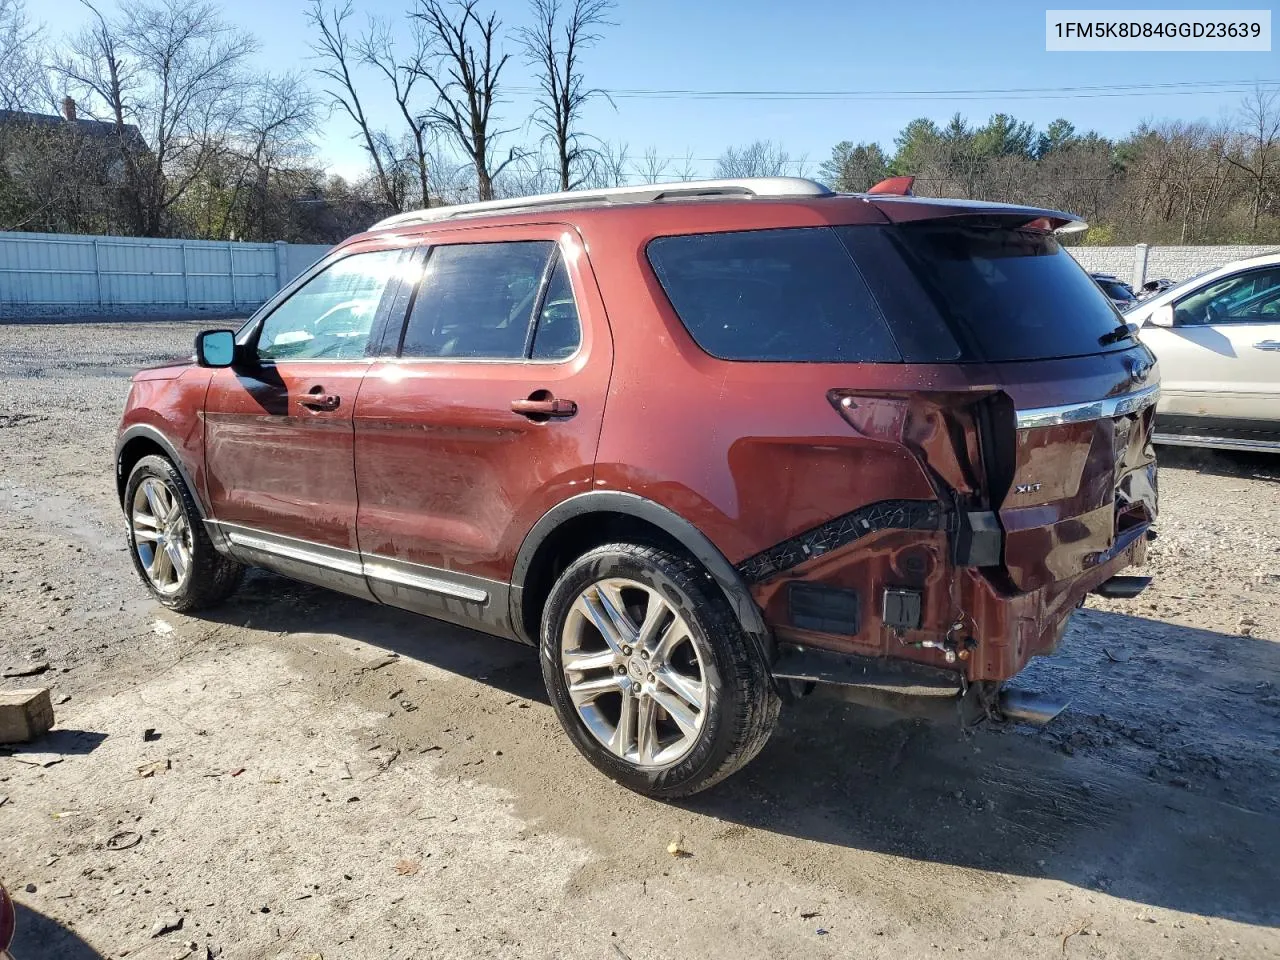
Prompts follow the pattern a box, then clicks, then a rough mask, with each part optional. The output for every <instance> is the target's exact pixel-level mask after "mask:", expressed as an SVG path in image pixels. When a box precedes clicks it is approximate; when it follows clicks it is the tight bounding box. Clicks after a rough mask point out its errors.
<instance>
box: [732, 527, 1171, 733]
mask: <svg viewBox="0 0 1280 960" xmlns="http://www.w3.org/2000/svg"><path fill="white" fill-rule="evenodd" d="M1149 531H1150V524H1136V525H1134V526H1133V527H1130V528H1128V529H1126V530H1125V531H1123V532H1122V533H1121V534H1119V535H1117V537H1116V541H1115V544H1114V546H1113V547H1112V548H1111V549H1110V550H1108V551H1107V552H1106V554H1105V555H1101V556H1099V557H1097V559H1096V562H1095V563H1094V565H1093V566H1092V567H1091V568H1090V569H1089V570H1088V571H1087V572H1085V573H1083V574H1080V575H1078V576H1076V577H1074V578H1072V579H1070V580H1065V581H1059V582H1055V583H1051V584H1047V585H1045V586H1043V587H1041V588H1039V589H1037V590H1033V591H1030V592H1026V593H1018V592H1016V591H1005V590H1001V589H1000V587H999V586H998V584H997V583H994V582H993V578H990V577H988V576H987V575H986V574H984V573H983V572H982V571H981V570H979V569H976V568H955V567H953V566H951V565H950V564H949V563H948V562H947V560H946V558H947V556H948V554H947V543H946V535H945V531H939V532H938V533H937V534H930V533H928V532H926V531H922V530H919V529H917V530H916V531H913V532H911V533H908V532H906V531H903V530H885V531H883V532H881V533H880V534H879V535H878V537H877V539H878V541H879V542H878V543H871V542H863V543H860V544H859V549H858V550H857V551H856V554H857V555H856V557H854V556H852V555H851V556H848V557H846V558H845V561H844V562H841V561H840V558H838V557H832V558H827V559H826V562H825V563H824V562H823V558H821V557H818V558H815V559H814V560H813V561H811V562H810V563H808V564H804V565H803V567H804V569H803V570H800V569H797V570H795V571H792V573H793V574H803V576H787V575H783V576H780V577H777V578H774V579H771V580H769V581H768V582H767V583H763V584H759V585H757V587H756V590H755V593H756V598H757V600H758V601H759V602H760V603H761V605H762V607H763V608H764V609H765V611H766V619H767V620H768V621H769V623H770V625H771V626H772V627H773V628H774V631H775V635H776V637H777V640H778V658H777V660H776V662H775V664H774V668H773V675H774V677H775V679H776V680H777V681H778V686H779V688H780V689H782V690H784V691H786V692H792V693H797V694H803V693H807V692H810V691H811V690H812V689H814V687H816V686H819V685H820V686H822V687H824V688H825V690H826V692H827V693H829V694H833V695H835V696H837V697H840V698H841V699H846V700H850V701H853V702H857V703H861V704H864V705H867V706H873V707H880V708H885V709H891V710H895V711H897V712H901V713H905V714H910V715H916V716H924V717H928V718H933V719H953V720H954V719H957V718H958V719H959V720H960V722H961V723H962V724H965V725H968V724H971V723H973V722H976V721H978V720H981V719H983V718H986V717H991V718H996V719H1015V720H1020V721H1023V722H1030V723H1035V724H1045V723H1048V722H1049V721H1051V720H1052V719H1053V718H1054V717H1056V716H1057V715H1058V714H1059V713H1061V712H1062V710H1063V709H1065V708H1066V706H1067V703H1066V702H1065V701H1058V700H1055V699H1054V698H1052V697H1048V696H1043V695H1036V694H1030V693H1027V692H1025V691H1020V690H1015V689H1011V688H1008V687H1007V686H1006V682H1007V681H1008V680H1010V679H1012V678H1013V677H1014V676H1015V675H1016V674H1017V673H1018V672H1020V671H1021V670H1022V669H1023V667H1025V666H1026V664H1027V661H1028V660H1030V658H1031V657H1033V656H1044V655H1048V654H1052V653H1053V652H1054V651H1055V650H1056V649H1057V647H1058V644H1059V643H1060V642H1061V640H1062V637H1063V635H1064V634H1065V632H1066V627H1067V622H1068V620H1069V619H1070V616H1071V614H1072V612H1073V611H1074V610H1075V609H1076V608H1077V607H1078V606H1080V605H1081V604H1082V603H1083V601H1084V599H1085V598H1086V597H1087V596H1088V595H1089V594H1091V593H1093V594H1097V595H1099V596H1104V597H1109V598H1120V599H1130V598H1133V597H1136V596H1137V595H1138V594H1139V593H1141V592H1142V590H1144V589H1145V588H1146V587H1147V586H1148V585H1149V584H1150V582H1151V578H1149V577H1138V576H1128V575H1123V574H1122V573H1121V571H1123V570H1125V569H1127V568H1128V567H1130V566H1134V565H1140V564H1142V563H1143V562H1144V561H1145V558H1146V548H1147V542H1148V540H1149V539H1150V538H1151V537H1152V534H1150V533H1149ZM933 538H936V542H932V539H933ZM904 555H905V558H906V559H904ZM904 567H905V568H909V569H911V570H912V571H913V572H915V573H918V574H926V575H925V576H923V577H922V578H920V580H919V582H918V586H919V587H920V589H919V590H918V591H917V590H912V589H906V590H901V589H894V588H892V587H889V588H884V589H883V592H882V596H881V600H880V603H878V604H877V605H876V607H875V608H873V609H871V610H868V611H864V610H861V609H853V608H854V607H856V606H857V605H856V604H848V605H847V606H848V607H849V609H847V610H844V611H843V612H842V610H841V608H840V606H839V604H835V603H827V604H826V605H825V606H823V605H821V604H819V603H816V602H815V600H814V598H813V597H812V596H808V597H807V598H806V594H810V595H811V594H813V592H814V591H815V589H818V590H821V589H822V588H820V587H819V588H815V582H820V583H825V584H831V586H829V587H828V588H827V589H829V590H830V591H832V593H833V594H834V595H836V596H845V597H853V596H861V595H862V594H863V593H870V592H871V590H872V585H873V584H880V583H886V582H892V581H893V580H894V579H895V572H900V571H902V570H903V569H904ZM899 578H900V574H899ZM948 581H949V582H948ZM859 582H862V583H864V584H865V587H866V588H867V589H865V590H864V591H861V592H859V591H857V590H856V589H851V588H854V587H855V585H856V584H857V583H859ZM834 584H839V586H835V585H834ZM795 594H798V595H799V596H800V597H801V598H802V599H801V602H800V603H799V604H798V605H797V604H796V603H795V602H794V595H795ZM912 597H918V598H919V599H918V600H912V599H910V598H912ZM953 600H958V601H959V602H960V605H961V608H962V609H964V610H966V611H968V614H967V615H966V616H965V617H964V618H963V620H962V621H957V622H950V623H948V622H946V617H943V618H942V619H941V620H940V619H939V617H938V615H937V614H938V613H941V612H943V611H945V610H946V609H948V608H949V607H950V604H951V602H952V601H953ZM822 614H826V615H827V619H826V620H823V619H821V615H822ZM840 616H844V617H845V618H846V622H844V623H843V624H842V623H840V621H839V620H838V619H837V618H838V617H840ZM894 618H897V619H896V620H895V619H894ZM797 620H799V621H800V622H801V623H802V624H807V625H808V626H811V627H814V626H816V627H821V628H824V629H819V630H814V629H805V627H804V626H797ZM836 627H843V629H845V630H848V632H847V633H846V632H843V630H842V632H841V633H840V634H835V633H832V632H829V631H831V630H832V628H836Z"/></svg>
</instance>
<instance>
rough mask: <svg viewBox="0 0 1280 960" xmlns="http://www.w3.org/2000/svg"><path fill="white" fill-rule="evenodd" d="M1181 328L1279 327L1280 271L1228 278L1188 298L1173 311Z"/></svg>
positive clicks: (1245, 274)
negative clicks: (1213, 325)
mask: <svg viewBox="0 0 1280 960" xmlns="http://www.w3.org/2000/svg"><path fill="white" fill-rule="evenodd" d="M1173 317H1174V323H1176V324H1177V325H1178V326H1180V327H1185V326H1196V325H1203V324H1210V323H1280V269H1272V270H1254V271H1252V272H1250V273H1240V274H1236V275H1235V276H1234V277H1225V278H1224V279H1222V280H1218V281H1217V282H1215V283H1211V284H1209V286H1207V287H1205V288H1203V289H1201V290H1197V291H1196V292H1195V293H1191V294H1188V295H1187V296H1185V297H1183V298H1182V299H1181V300H1179V301H1178V302H1177V303H1176V304H1175V305H1174V308H1173Z"/></svg>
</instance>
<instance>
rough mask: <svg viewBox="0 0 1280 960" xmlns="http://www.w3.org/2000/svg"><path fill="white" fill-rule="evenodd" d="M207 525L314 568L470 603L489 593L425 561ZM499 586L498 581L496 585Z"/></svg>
mask: <svg viewBox="0 0 1280 960" xmlns="http://www.w3.org/2000/svg"><path fill="white" fill-rule="evenodd" d="M205 523H206V524H209V525H211V526H214V527H216V528H219V529H220V530H221V531H222V532H223V533H224V534H225V535H226V538H227V539H228V540H229V541H230V542H231V543H232V545H235V546H241V547H245V548H247V549H249V550H257V551H258V552H260V553H267V554H272V555H274V556H277V557H283V558H285V559H287V560H297V561H299V562H301V563H309V564H311V565H312V566H315V567H324V568H326V569H329V570H336V571H338V572H339V573H345V574H348V575H350V576H355V577H368V578H370V579H373V580H378V581H381V582H383V583H392V584H396V585H397V586H401V587H409V588H411V589H415V590H422V591H424V592H426V593H435V594H439V595H441V596H446V597H453V598H454V599H457V600H466V601H469V602H471V603H479V604H487V603H488V602H489V600H490V597H491V595H492V592H491V591H489V590H484V589H481V588H480V587H478V586H472V585H468V584H464V583H459V582H457V581H455V580H452V579H449V577H450V573H451V572H450V571H448V570H441V569H439V568H437V567H431V566H428V565H426V564H421V563H412V562H410V561H408V560H397V559H395V558H393V557H383V556H379V555H377V554H362V553H357V552H356V551H354V550H347V549H345V548H343V547H330V546H326V545H324V544H318V543H312V542H311V541H310V540H302V539H299V538H297V537H286V536H284V535H282V534H277V533H266V532H265V531H260V530H255V529H253V528H251V527H242V526H239V525H237V524H231V523H225V522H223V521H221V520H205ZM467 579H468V580H469V581H474V582H477V583H484V582H487V581H485V580H483V578H480V577H472V576H469V575H468V576H467ZM495 585H499V586H500V584H495Z"/></svg>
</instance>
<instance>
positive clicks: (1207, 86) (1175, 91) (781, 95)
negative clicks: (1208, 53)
mask: <svg viewBox="0 0 1280 960" xmlns="http://www.w3.org/2000/svg"><path fill="white" fill-rule="evenodd" d="M1275 86H1280V80H1186V81H1176V82H1170V83H1125V84H1095V85H1087V86H1058V87H990V88H974V89H967V90H966V89H962V90H697V89H680V88H674V89H661V88H656V87H619V88H616V89H611V90H605V91H604V92H605V93H606V94H608V95H609V96H610V97H612V98H614V99H617V100H766V101H767V100H788V101H801V100H809V101H886V102H888V101H905V100H926V99H928V100H990V99H994V98H1004V99H1010V100H1030V99H1051V100H1073V99H1090V98H1096V97H1144V96H1145V97H1153V96H1196V95H1201V94H1220V93H1247V92H1249V91H1250V90H1252V89H1254V88H1255V87H1275ZM509 89H510V90H511V91H512V92H514V93H526V94H534V93H539V92H540V90H539V89H538V88H536V87H511V88H509Z"/></svg>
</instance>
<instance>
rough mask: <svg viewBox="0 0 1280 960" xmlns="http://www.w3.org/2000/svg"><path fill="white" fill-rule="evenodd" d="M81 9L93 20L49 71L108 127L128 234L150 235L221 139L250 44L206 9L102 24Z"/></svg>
mask: <svg viewBox="0 0 1280 960" xmlns="http://www.w3.org/2000/svg"><path fill="white" fill-rule="evenodd" d="M81 2H82V3H83V4H84V5H85V6H86V7H88V8H89V10H90V11H91V12H92V13H93V15H94V21H93V23H92V24H91V25H90V26H89V27H87V28H86V29H85V30H83V31H82V32H81V33H80V34H78V35H77V36H76V37H74V38H73V39H72V41H71V43H70V45H69V49H68V50H67V52H66V53H65V55H64V56H63V57H62V58H61V59H60V60H58V61H57V63H56V64H55V70H56V72H57V74H58V75H59V76H60V77H61V78H62V80H63V81H64V82H65V83H66V84H67V85H68V89H70V90H74V91H76V92H77V93H79V94H80V95H81V96H82V97H83V98H85V100H86V101H87V103H86V109H87V110H88V111H89V112H90V113H91V115H93V114H97V113H102V114H105V116H106V118H107V119H108V122H110V123H112V124H113V125H114V127H115V146H116V149H117V151H118V154H119V159H120V163H121V166H122V168H123V170H124V173H125V180H126V188H125V193H126V200H127V203H128V206H129V208H130V210H129V213H130V218H131V220H132V227H133V229H134V231H135V232H137V233H139V234H141V235H144V236H159V235H161V234H162V233H163V232H164V230H165V228H166V226H167V217H168V213H169V210H170V208H171V207H172V206H173V204H174V203H176V202H177V201H178V200H179V199H181V197H182V195H183V194H184V193H185V192H186V190H187V189H188V188H189V187H190V186H191V184H192V183H193V182H195V180H196V179H197V178H198V177H199V176H200V174H201V172H202V170H203V169H204V167H205V166H206V165H207V164H208V163H210V162H212V160H213V159H214V156H215V153H216V151H217V150H218V149H219V146H220V144H221V143H223V142H224V141H225V138H226V135H227V132H228V130H229V129H230V127H231V124H232V122H233V120H234V118H235V115H236V112H237V110H238V108H239V104H240V101H241V99H242V95H243V92H244V90H245V88H246V77H245V74H244V69H243V68H244V65H245V61H246V60H247V59H248V57H249V55H250V54H251V53H252V52H253V51H254V49H255V48H256V42H255V41H254V39H253V38H252V37H251V36H249V35H248V34H246V33H244V32H242V31H240V30H236V29H235V28H233V27H231V26H230V25H229V24H227V23H226V22H225V21H224V20H223V19H222V18H221V17H220V16H219V15H218V12H217V8H216V7H215V6H213V4H212V3H207V2H196V3H188V2H184V0H157V2H152V3H146V2H142V3H137V4H133V5H130V6H128V7H126V8H125V10H124V12H122V13H121V14H120V15H119V16H118V17H117V18H116V19H114V20H109V19H107V18H106V17H105V16H104V15H103V14H102V13H101V12H100V11H99V10H98V9H97V8H96V7H94V6H93V5H92V4H90V3H89V2H88V0H81Z"/></svg>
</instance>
